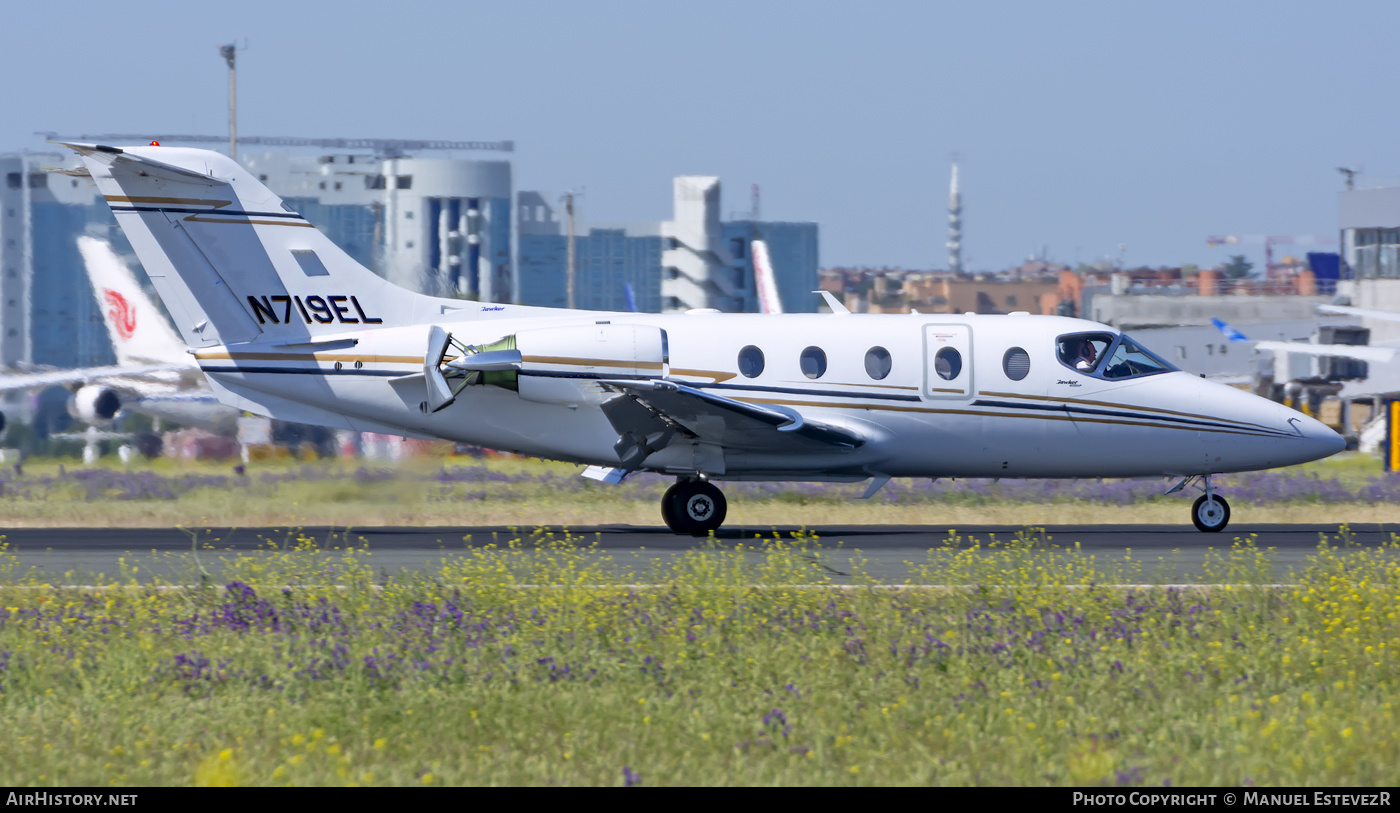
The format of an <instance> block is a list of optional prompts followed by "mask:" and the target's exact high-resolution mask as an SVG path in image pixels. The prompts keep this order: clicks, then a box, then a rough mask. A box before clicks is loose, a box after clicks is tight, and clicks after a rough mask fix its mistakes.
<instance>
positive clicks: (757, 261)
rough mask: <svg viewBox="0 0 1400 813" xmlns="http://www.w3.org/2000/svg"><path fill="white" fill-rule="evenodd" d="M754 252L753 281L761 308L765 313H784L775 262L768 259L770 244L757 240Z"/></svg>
mask: <svg viewBox="0 0 1400 813" xmlns="http://www.w3.org/2000/svg"><path fill="white" fill-rule="evenodd" d="M752 250H753V281H754V287H755V288H757V289H758V303H759V308H760V310H761V311H762V312H763V313H782V312H783V302H782V300H781V299H779V298H778V281H777V279H776V278H775V277H774V276H773V262H772V260H770V259H769V257H768V244H767V243H765V242H763V241H762V240H755V241H753V244H752Z"/></svg>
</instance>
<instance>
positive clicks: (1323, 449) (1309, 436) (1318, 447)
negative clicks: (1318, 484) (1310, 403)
mask: <svg viewBox="0 0 1400 813" xmlns="http://www.w3.org/2000/svg"><path fill="white" fill-rule="evenodd" d="M1285 409H1287V407H1285ZM1288 411H1289V412H1293V410H1291V409H1290V410H1288ZM1288 423H1289V425H1290V426H1291V427H1292V428H1293V430H1294V431H1295V432H1297V433H1298V437H1299V438H1301V439H1302V443H1303V448H1302V449H1301V450H1300V451H1301V453H1302V454H1303V455H1306V457H1304V459H1303V461H1300V462H1305V461H1308V460H1321V459H1322V458H1324V457H1329V456H1331V455H1334V454H1336V453H1337V452H1340V451H1342V450H1343V449H1345V448H1346V445H1347V442H1346V439H1345V438H1343V437H1342V436H1341V435H1339V434H1337V433H1336V432H1334V431H1332V429H1330V428H1329V427H1328V426H1327V425H1326V424H1324V423H1322V422H1321V421H1319V420H1317V419H1315V418H1309V417H1308V416H1307V415H1302V414H1299V413H1297V412H1293V414H1292V415H1290V416H1289V417H1288Z"/></svg>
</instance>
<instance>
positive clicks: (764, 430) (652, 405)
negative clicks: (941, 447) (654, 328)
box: [600, 380, 865, 452]
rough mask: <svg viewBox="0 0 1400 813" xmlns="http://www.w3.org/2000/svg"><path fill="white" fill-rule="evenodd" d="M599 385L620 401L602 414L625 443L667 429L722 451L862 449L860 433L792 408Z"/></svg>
mask: <svg viewBox="0 0 1400 813" xmlns="http://www.w3.org/2000/svg"><path fill="white" fill-rule="evenodd" d="M600 383H601V384H602V385H603V386H604V387H605V388H607V389H609V390H612V391H613V392H618V393H621V394H622V395H623V398H621V399H615V401H614V402H610V403H609V404H605V405H604V407H603V409H604V412H605V413H607V415H608V418H609V420H610V421H611V422H612V423H613V427H614V428H615V429H617V430H618V434H619V435H622V436H623V437H624V438H625V437H626V436H627V435H628V434H629V433H635V434H636V435H637V436H638V437H645V436H648V435H651V436H655V435H656V434H658V430H662V431H664V429H666V428H669V429H671V430H673V431H678V432H679V433H681V434H684V435H688V436H690V437H694V438H696V439H698V440H702V441H705V442H708V443H714V444H718V445H721V446H725V447H727V448H742V449H753V450H764V451H791V452H802V451H830V450H831V449H833V448H837V449H843V448H844V449H852V448H855V447H857V446H860V445H862V444H863V443H865V437H864V436H862V435H861V434H860V433H859V432H856V431H853V430H851V429H848V428H845V427H841V426H835V425H832V424H827V423H823V422H821V421H814V420H811V419H808V418H806V417H805V416H804V415H803V414H802V413H800V412H798V411H797V410H795V409H792V408H791V407H786V406H779V405H769V404H751V403H747V402H744V401H737V400H735V399H733V398H726V397H724V396H722V395H716V394H714V393H710V392H705V391H704V390H700V389H696V388H694V387H687V386H686V385H684V384H677V383H675V382H673V381H661V380H650V381H633V380H608V381H602V382H600ZM619 402H620V403H619ZM627 402H631V403H632V404H636V405H639V406H640V407H641V408H642V409H641V410H638V409H636V408H635V407H633V406H630V405H629V403H627ZM662 445H664V444H662Z"/></svg>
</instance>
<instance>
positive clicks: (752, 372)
mask: <svg viewBox="0 0 1400 813" xmlns="http://www.w3.org/2000/svg"><path fill="white" fill-rule="evenodd" d="M739 372H741V373H743V374H744V377H745V378H758V376H759V375H761V374H762V373H763V351H762V350H759V349H758V348H757V347H754V346H753V345H749V346H748V347H745V348H744V349H743V350H740V351H739Z"/></svg>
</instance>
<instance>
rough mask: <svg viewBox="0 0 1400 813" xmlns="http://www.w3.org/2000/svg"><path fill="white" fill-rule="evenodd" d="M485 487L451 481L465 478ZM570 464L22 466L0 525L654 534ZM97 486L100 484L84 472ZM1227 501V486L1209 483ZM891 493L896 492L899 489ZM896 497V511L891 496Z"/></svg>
mask: <svg viewBox="0 0 1400 813" xmlns="http://www.w3.org/2000/svg"><path fill="white" fill-rule="evenodd" d="M469 468H471V469H476V470H484V471H487V472H489V473H490V474H491V477H489V478H485V479H481V478H478V479H477V480H474V481H469V482H468V481H463V480H461V479H460V478H459V479H454V476H455V474H456V473H460V472H461V471H463V470H464V469H469ZM580 471H581V467H579V466H575V465H571V464H565V463H555V462H548V461H542V460H534V459H516V458H502V459H493V460H485V461H476V460H471V459H468V458H445V459H444V458H420V459H410V460H406V461H404V462H402V463H399V464H395V465H389V464H382V463H376V462H373V461H317V462H314V463H299V462H296V461H285V460H282V461H255V462H253V463H252V464H250V465H249V466H248V468H247V471H246V475H242V476H239V475H235V474H234V468H233V464H232V463H193V462H185V461H178V462H177V461H171V460H156V461H150V462H144V461H143V462H141V463H139V464H133V465H132V466H130V467H123V466H121V465H120V464H118V463H116V462H115V461H112V460H104V461H103V462H102V463H101V464H100V465H98V466H96V467H94V468H91V469H88V468H84V467H78V466H73V465H71V461H58V460H31V461H26V463H25V465H24V467H23V473H22V475H16V474H15V473H14V472H12V471H11V472H6V473H5V476H3V477H0V528H3V527H34V526H75V527H81V526H95V527H110V526H126V527H131V526H135V527H169V526H174V525H181V526H188V527H193V526H238V527H249V526H285V525H288V524H291V525H293V526H296V525H302V526H320V525H335V526H338V527H345V526H361V527H363V526H372V525H497V526H508V527H509V526H515V527H536V526H540V525H552V526H556V527H558V526H564V527H576V526H581V525H597V524H631V525H652V526H654V525H659V524H660V511H659V508H658V500H659V497H660V494H661V491H662V490H663V488H664V485H665V484H664V481H662V480H660V479H655V478H653V479H652V480H650V481H647V480H646V479H645V478H635V479H633V480H629V481H627V482H626V483H624V484H622V485H620V486H608V485H602V484H598V483H594V482H592V481H586V480H583V479H581V478H580V477H579V476H578V473H579V472H580ZM94 472H96V473H97V474H100V475H103V476H104V479H102V480H101V483H103V485H102V486H101V487H97V486H95V485H94V483H95V482H96V481H95V480H94V479H92V477H93V473H94ZM1286 473H1287V475H1288V476H1290V477H1293V478H1294V479H1295V480H1299V481H1301V480H1306V479H1308V478H1310V477H1313V476H1316V477H1318V478H1321V479H1323V480H1327V481H1330V480H1332V479H1334V478H1335V479H1336V480H1337V481H1338V483H1340V484H1341V486H1342V487H1343V488H1345V489H1348V490H1351V491H1356V490H1359V489H1360V488H1361V487H1362V486H1364V485H1366V484H1367V481H1368V480H1371V479H1372V478H1376V477H1379V476H1381V472H1380V467H1379V464H1378V463H1377V462H1376V461H1375V460H1374V459H1372V458H1369V457H1365V456H1361V455H1355V454H1349V455H1338V456H1336V457H1333V458H1330V459H1328V460H1325V461H1320V462H1318V463H1313V464H1308V465H1306V466H1300V467H1295V468H1293V469H1289V470H1287V472H1286ZM1220 484H1221V490H1222V493H1224V494H1225V495H1226V496H1227V498H1228V497H1230V496H1231V495H1232V493H1234V492H1233V491H1232V488H1231V481H1230V480H1229V478H1223V479H1222V480H1221V481H1220ZM722 485H724V487H725V488H726V491H727V492H728V493H729V494H730V505H729V520H728V523H729V524H730V525H731V526H735V525H747V526H757V527H760V528H770V527H774V526H796V527H804V526H805V527H821V526H830V525H847V524H853V525H860V524H882V523H883V524H933V525H937V526H941V527H943V528H947V527H960V526H967V525H975V524H999V525H1013V526H1019V525H1057V524H1069V523H1082V522H1085V521H1091V522H1097V523H1106V524H1127V523H1172V524H1179V523H1182V522H1184V521H1186V517H1187V516H1188V509H1189V505H1190V500H1189V497H1190V495H1186V496H1183V495H1180V494H1179V495H1175V496H1172V497H1161V496H1155V497H1153V496H1151V495H1152V494H1153V493H1154V492H1153V489H1156V492H1155V493H1157V494H1160V491H1163V490H1165V488H1166V486H1165V484H1146V483H1138V484H1136V485H1137V486H1138V487H1139V488H1140V489H1141V493H1142V495H1143V496H1142V497H1141V498H1134V499H1130V500H1126V501H1124V502H1121V503H1106V502H1103V501H1099V502H1091V501H1088V500H1084V499H1079V496H1080V495H1083V494H1087V493H1089V492H1091V491H1093V490H1094V488H1095V487H1096V484H1094V483H1092V482H1086V483H1082V484H1073V483H1064V484H1061V485H1060V486H1058V487H1057V489H1056V491H1055V496H1052V497H1046V498H1041V497H1037V498H1035V499H1020V498H1014V497H1011V498H1008V497H998V496H996V495H995V494H991V495H986V494H982V493H980V492H979V493H972V492H968V491H967V490H965V489H962V488H961V487H962V486H963V485H964V483H963V482H958V483H948V482H947V481H944V482H943V483H941V484H938V485H935V486H931V487H929V486H928V485H927V484H926V483H923V482H919V481H908V480H905V481H897V482H895V483H892V484H891V485H890V486H888V487H887V488H886V489H885V491H883V492H882V493H881V495H880V496H878V497H877V498H876V499H875V500H870V501H862V500H858V499H856V497H857V496H858V495H859V494H860V493H861V491H862V490H863V489H864V484H847V485H840V484H833V485H827V486H810V485H804V484H792V485H784V486H782V487H781V488H777V489H769V490H762V489H755V488H754V484H722ZM901 489H902V491H901ZM896 492H899V493H900V494H903V495H907V499H906V498H905V497H904V496H901V497H900V499H898V500H896V501H893V502H891V501H889V500H887V499H885V498H886V497H887V496H889V495H890V494H892V493H896ZM1233 502H1234V520H1235V522H1236V523H1245V522H1258V521H1267V522H1316V523H1328V524H1340V523H1343V522H1391V521H1396V520H1400V511H1397V510H1396V508H1395V506H1394V505H1393V504H1392V503H1391V502H1390V501H1389V500H1379V501H1374V500H1373V501H1369V502H1366V501H1361V500H1359V499H1358V500H1356V501H1350V502H1347V501H1343V502H1335V501H1334V502H1318V501H1316V500H1309V499H1306V498H1300V499H1289V500H1284V501H1281V502H1275V503H1271V504H1269V505H1267V506H1264V505H1250V504H1248V503H1245V502H1242V501H1240V500H1233Z"/></svg>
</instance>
